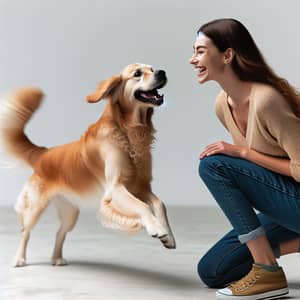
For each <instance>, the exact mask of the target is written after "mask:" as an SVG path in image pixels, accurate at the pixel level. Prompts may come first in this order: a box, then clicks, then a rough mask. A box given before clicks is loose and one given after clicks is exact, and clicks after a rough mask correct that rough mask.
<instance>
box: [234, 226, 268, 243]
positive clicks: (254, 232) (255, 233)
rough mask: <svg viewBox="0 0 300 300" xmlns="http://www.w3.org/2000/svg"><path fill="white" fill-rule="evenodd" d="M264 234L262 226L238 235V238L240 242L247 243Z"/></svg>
mask: <svg viewBox="0 0 300 300" xmlns="http://www.w3.org/2000/svg"><path fill="white" fill-rule="evenodd" d="M263 234H265V229H264V228H263V227H262V226H259V227H257V228H256V229H254V230H252V231H250V232H249V233H246V234H241V235H239V240H240V242H241V243H242V244H245V243H248V242H249V241H252V240H255V239H257V238H258V237H259V236H261V235H263Z"/></svg>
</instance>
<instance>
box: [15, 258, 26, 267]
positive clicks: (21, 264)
mask: <svg viewBox="0 0 300 300" xmlns="http://www.w3.org/2000/svg"><path fill="white" fill-rule="evenodd" d="M26 265H27V264H26V259H25V258H16V259H15V261H14V263H13V266H14V267H16V268H17V267H25V266H26Z"/></svg>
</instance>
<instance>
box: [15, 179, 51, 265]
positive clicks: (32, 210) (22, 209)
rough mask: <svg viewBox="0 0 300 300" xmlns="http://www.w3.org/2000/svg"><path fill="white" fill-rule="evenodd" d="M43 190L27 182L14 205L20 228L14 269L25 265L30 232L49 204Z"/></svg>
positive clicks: (36, 183)
mask: <svg viewBox="0 0 300 300" xmlns="http://www.w3.org/2000/svg"><path fill="white" fill-rule="evenodd" d="M43 190H44V187H43V185H42V184H41V183H40V182H37V181H29V182H28V183H27V184H26V185H25V187H24V189H23V191H22V192H21V194H20V196H19V198H18V201H17V203H16V205H15V209H16V211H17V213H18V216H19V222H20V226H21V241H20V244H19V248H18V250H17V253H16V256H15V260H14V263H13V265H14V266H15V267H22V266H25V265H26V248H27V243H28V240H29V237H30V231H31V230H32V229H33V227H34V225H35V224H36V222H37V221H38V219H39V217H40V215H41V214H42V212H43V211H44V210H45V208H46V207H47V205H48V203H49V199H48V197H47V195H46V193H45V192H43Z"/></svg>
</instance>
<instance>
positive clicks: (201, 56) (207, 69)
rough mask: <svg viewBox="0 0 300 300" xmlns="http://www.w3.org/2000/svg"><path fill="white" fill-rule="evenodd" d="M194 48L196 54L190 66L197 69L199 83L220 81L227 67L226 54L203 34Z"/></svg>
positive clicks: (198, 37) (199, 36)
mask: <svg viewBox="0 0 300 300" xmlns="http://www.w3.org/2000/svg"><path fill="white" fill-rule="evenodd" d="M193 48H194V53H193V55H192V57H191V59H190V64H192V65H194V67H195V71H196V74H197V77H198V82H199V83H204V82H206V81H209V80H216V81H218V79H219V78H220V76H222V73H223V71H224V67H225V63H224V54H223V53H222V52H220V51H219V50H218V48H217V47H216V46H215V45H214V43H213V42H212V40H211V39H209V38H208V37H207V36H205V35H204V34H203V33H200V34H199V35H198V36H197V39H196V41H195V43H194V47H193Z"/></svg>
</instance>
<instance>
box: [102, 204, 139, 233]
mask: <svg viewBox="0 0 300 300" xmlns="http://www.w3.org/2000/svg"><path fill="white" fill-rule="evenodd" d="M99 219H100V221H101V223H102V225H103V226H104V227H107V228H111V229H116V230H121V231H125V232H128V233H134V232H137V231H139V230H141V229H142V224H141V220H140V218H138V217H133V216H126V215H124V214H122V213H121V212H119V211H118V210H117V209H116V208H114V207H113V205H112V202H111V200H103V201H102V202H101V205H100V216H99Z"/></svg>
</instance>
